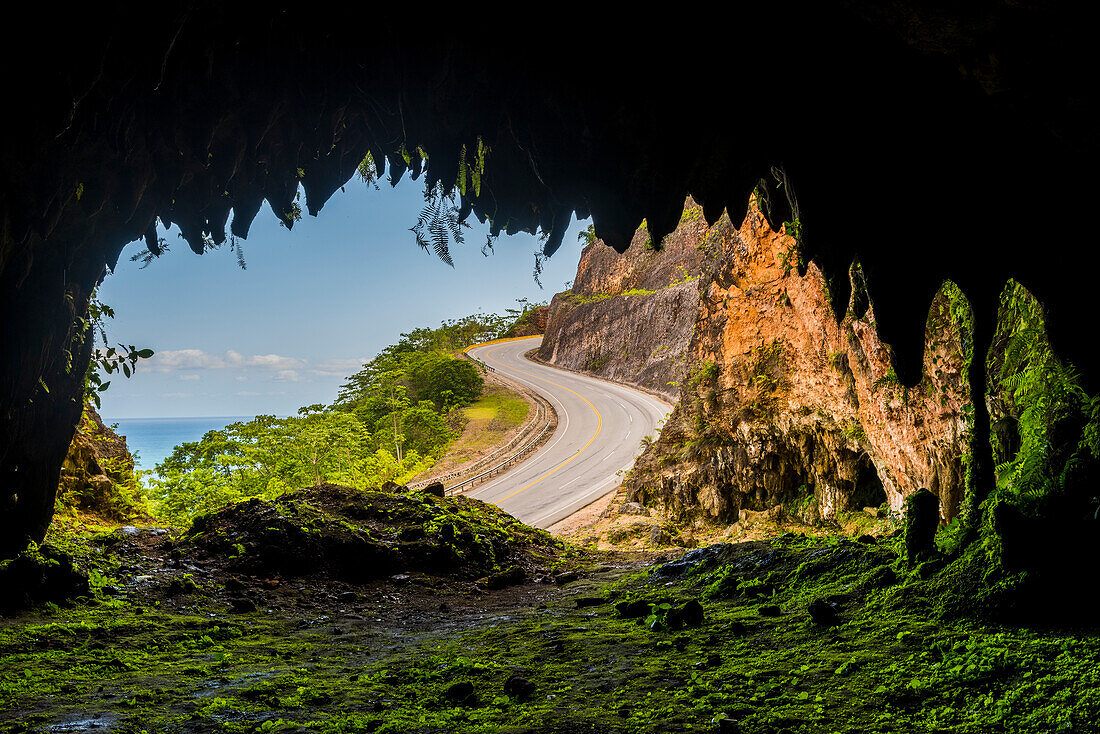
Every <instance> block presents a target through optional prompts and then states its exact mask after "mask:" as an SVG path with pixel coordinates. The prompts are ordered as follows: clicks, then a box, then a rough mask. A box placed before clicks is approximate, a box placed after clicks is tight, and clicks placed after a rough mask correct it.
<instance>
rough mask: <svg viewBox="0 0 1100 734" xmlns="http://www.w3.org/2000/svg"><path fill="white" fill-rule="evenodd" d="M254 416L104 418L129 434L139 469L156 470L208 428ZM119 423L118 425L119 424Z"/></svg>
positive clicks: (116, 428)
mask: <svg viewBox="0 0 1100 734" xmlns="http://www.w3.org/2000/svg"><path fill="white" fill-rule="evenodd" d="M254 417H255V416H252V415H229V416H198V417H187V418H117V419H111V418H108V417H104V418H103V422H104V423H106V424H107V425H108V426H111V427H113V428H114V431H115V433H118V434H119V435H120V436H125V437H126V446H127V447H128V448H129V449H130V453H132V454H134V458H135V461H136V464H137V468H139V469H147V470H149V471H152V470H153V469H154V468H155V467H156V465H157V464H159V463H160V462H162V461H164V460H165V459H167V458H168V457H169V456H170V455H171V454H172V451H173V449H175V447H176V446H178V445H180V444H181V443H186V442H189V441H198V440H199V439H201V438H202V437H203V436H204V435H205V434H206V433H207V432H208V431H218V430H221V429H222V428H225V427H226V426H228V425H229V424H230V423H238V422H240V421H250V420H252V419H253V418H254ZM115 426H117V427H115Z"/></svg>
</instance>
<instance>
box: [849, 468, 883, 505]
mask: <svg viewBox="0 0 1100 734" xmlns="http://www.w3.org/2000/svg"><path fill="white" fill-rule="evenodd" d="M885 502H886V488H885V487H883V486H882V480H881V479H879V476H878V470H877V469H875V465H874V462H872V461H871V457H869V456H867V455H866V454H863V455H862V456H860V458H859V464H858V466H857V469H856V481H855V486H854V487H853V489H852V495H851V497H849V499H848V509H849V510H862V509H863V508H864V507H879V506H881V505H882V504H883V503H885Z"/></svg>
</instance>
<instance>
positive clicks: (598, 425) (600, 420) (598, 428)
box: [485, 344, 603, 503]
mask: <svg viewBox="0 0 1100 734" xmlns="http://www.w3.org/2000/svg"><path fill="white" fill-rule="evenodd" d="M503 348H504V345H503V344H502V345H501V346H499V347H497V348H496V349H491V350H489V351H488V352H486V353H485V358H486V359H488V360H489V361H490V362H496V363H497V364H499V365H500V366H501V367H504V368H506V369H511V370H515V371H516V372H519V373H520V374H521V375H527V376H528V377H533V378H535V379H536V380H542V381H543V382H548V383H550V384H551V385H554V386H556V387H560V388H561V389H562V390H567V391H569V392H571V393H573V394H574V395H576V396H577V397H578V398H580V399H581V400H583V401H584V402H585V403H588V407H589V408H591V409H592V412H593V413H595V414H596V421H597V423H596V432H595V433H593V434H592V438H590V439H588V443H586V444H585V445H584V446H581V447H580V448H579V449H578V450H577V453H575V454H573V455H572V456H570V457H569V458H568V459H566V460H565V461H563V462H561V463H560V464H558V465H557V466H555V467H554V468H553V469H551V470H550V471H548V472H546V473H545V474H543V475H542V476H541V477H539V478H538V479H536V480H535V481H533V482H531V483H530V484H528V485H527V486H525V487H520V488H519V489H517V490H516V491H515V492H512V493H511V494H509V495H507V496H506V497H501V498H500V499H499V500H497V502H498V503H499V502H503V501H504V500H506V499H508V498H509V497H515V496H516V495H517V494H519V493H520V492H523V491H524V490H528V489H530V488H531V487H534V486H535V485H536V484H538V483H539V482H541V481H542V480H543V479H546V478H547V477H548V476H550V475H551V474H553V473H554V472H556V471H557V470H558V469H561V468H562V467H563V466H565V465H566V464H568V463H569V462H570V461H572V460H573V459H575V458H577V457H578V456H580V455H581V454H582V453H583V452H584V450H585V449H587V448H588V447H589V446H591V445H592V442H593V441H595V440H596V436H599V435H600V431H602V430H603V416H602V415H600V411H598V410H596V406H595V405H593V404H592V403H590V402H588V398H586V397H585V396H583V395H581V394H580V393H579V392H577V391H576V390H571V389H569V388H568V387H566V386H565V385H559V384H558V383H556V382H554V381H553V380H547V379H546V378H545V377H539V376H538V375H534V374H531V373H530V372H524V371H523V370H521V369H517V368H516V367H511V366H509V365H506V364H504V363H503V362H500V361H498V360H495V359H493V358H492V357H490V356H489V355H490V354H492V353H493V352H497V351H500V350H501V349H503Z"/></svg>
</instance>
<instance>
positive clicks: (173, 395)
mask: <svg viewBox="0 0 1100 734" xmlns="http://www.w3.org/2000/svg"><path fill="white" fill-rule="evenodd" d="M164 397H166V398H189V397H191V393H189V392H166V393H164Z"/></svg>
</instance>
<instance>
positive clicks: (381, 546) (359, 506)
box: [183, 484, 561, 582]
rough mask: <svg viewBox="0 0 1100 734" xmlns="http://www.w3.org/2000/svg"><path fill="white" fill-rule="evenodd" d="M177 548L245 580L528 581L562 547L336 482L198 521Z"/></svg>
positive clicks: (463, 508)
mask: <svg viewBox="0 0 1100 734" xmlns="http://www.w3.org/2000/svg"><path fill="white" fill-rule="evenodd" d="M183 543H184V544H185V545H186V546H189V548H188V550H189V551H191V552H194V553H195V554H196V555H198V556H200V557H205V558H207V559H210V560H214V561H215V562H224V563H225V564H227V565H228V566H229V567H230V568H232V570H234V571H237V572H241V573H247V574H251V575H270V574H284V575H291V576H301V575H309V574H313V573H328V574H331V575H333V576H335V577H337V578H340V579H342V580H344V581H350V582H365V581H369V580H371V579H374V578H379V577H382V576H387V575H392V574H396V573H400V572H410V571H411V572H420V573H425V574H431V575H440V576H451V577H455V578H464V579H478V578H483V577H495V575H499V574H502V573H512V574H518V575H522V576H523V577H526V578H532V577H537V576H539V575H543V574H545V573H547V566H548V565H549V563H550V561H551V560H552V559H553V557H554V556H556V554H557V551H558V549H560V548H561V543H560V541H556V540H554V539H553V538H552V537H551V536H550V535H549V534H548V533H546V532H545V531H543V530H538V529H536V528H532V527H529V526H527V525H524V524H523V523H521V522H520V521H519V520H516V519H515V518H514V517H512V516H511V515H508V514H507V513H505V512H503V511H502V510H500V509H498V508H496V507H494V506H492V505H487V504H485V503H483V502H480V501H478V500H474V499H470V498H468V497H436V496H433V495H431V494H428V493H424V492H417V491H414V490H408V489H405V488H397V489H396V490H395V491H389V492H382V491H371V490H366V491H361V490H357V489H352V488H349V487H341V486H337V485H332V484H326V485H322V486H320V487H316V488H310V489H303V490H299V491H297V492H291V493H289V494H286V495H283V496H282V497H280V498H278V499H276V500H273V501H267V500H259V499H252V500H248V501H246V502H241V503H238V504H236V505H232V506H230V507H227V508H225V509H222V510H219V511H217V512H214V513H211V514H208V515H203V516H201V517H199V518H196V520H195V521H194V523H193V524H192V526H191V528H190V530H189V531H188V533H187V535H186V536H185V537H184V540H183Z"/></svg>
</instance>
